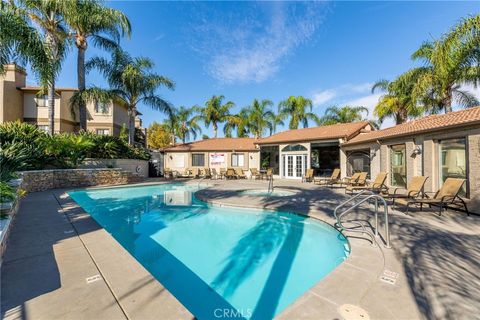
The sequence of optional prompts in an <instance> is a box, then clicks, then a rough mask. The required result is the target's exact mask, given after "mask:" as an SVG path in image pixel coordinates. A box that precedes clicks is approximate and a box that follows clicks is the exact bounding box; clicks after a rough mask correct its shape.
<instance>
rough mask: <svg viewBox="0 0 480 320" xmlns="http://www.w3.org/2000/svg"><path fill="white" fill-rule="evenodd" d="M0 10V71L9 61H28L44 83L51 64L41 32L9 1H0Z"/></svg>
mask: <svg viewBox="0 0 480 320" xmlns="http://www.w3.org/2000/svg"><path fill="white" fill-rule="evenodd" d="M0 11H1V14H0V30H2V32H0V73H3V72H4V65H6V64H9V63H11V62H14V63H20V64H23V63H30V64H31V67H32V70H33V72H35V73H36V74H37V75H38V76H39V78H40V79H41V81H42V82H43V83H45V82H46V80H48V79H50V77H51V68H50V67H51V65H50V63H49V60H48V57H49V55H48V48H47V47H46V46H45V44H44V39H43V36H42V34H40V33H39V32H38V30H37V29H35V28H34V27H32V26H30V25H29V24H28V21H27V19H26V17H25V16H23V15H21V14H18V13H17V10H16V8H15V7H14V6H12V5H11V4H10V3H8V2H4V1H2V2H0Z"/></svg>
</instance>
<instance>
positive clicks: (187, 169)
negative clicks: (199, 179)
mask: <svg viewBox="0 0 480 320" xmlns="http://www.w3.org/2000/svg"><path fill="white" fill-rule="evenodd" d="M190 176H191V174H190V169H189V168H185V170H184V171H183V173H180V174H178V176H177V177H179V178H189V177H190Z"/></svg>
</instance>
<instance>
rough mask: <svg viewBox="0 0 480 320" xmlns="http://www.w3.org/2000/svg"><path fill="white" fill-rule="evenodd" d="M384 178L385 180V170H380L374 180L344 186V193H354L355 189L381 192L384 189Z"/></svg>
mask: <svg viewBox="0 0 480 320" xmlns="http://www.w3.org/2000/svg"><path fill="white" fill-rule="evenodd" d="M360 179H361V177H359V179H358V180H360ZM385 180H387V173H386V172H380V173H379V174H377V176H376V178H375V180H374V181H373V182H370V183H368V182H367V183H366V184H364V185H349V186H347V187H346V188H345V193H347V192H349V193H354V192H355V191H362V190H371V191H374V192H378V193H380V192H382V191H384V190H385V188H386V186H385ZM357 183H358V181H357Z"/></svg>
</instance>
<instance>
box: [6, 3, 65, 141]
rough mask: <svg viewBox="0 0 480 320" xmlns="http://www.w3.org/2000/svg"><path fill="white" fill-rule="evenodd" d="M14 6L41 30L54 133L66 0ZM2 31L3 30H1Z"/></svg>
mask: <svg viewBox="0 0 480 320" xmlns="http://www.w3.org/2000/svg"><path fill="white" fill-rule="evenodd" d="M10 3H11V4H12V5H13V6H15V10H16V12H17V14H19V15H22V16H25V17H27V18H28V19H29V20H30V21H31V22H32V23H33V24H34V25H36V26H37V27H38V28H40V29H41V30H42V32H43V33H44V38H45V46H46V47H47V55H48V60H49V63H50V65H51V66H50V68H51V72H50V78H49V79H45V82H46V83H43V85H44V86H46V87H47V95H48V119H49V132H50V134H54V132H55V131H54V125H55V108H54V107H55V81H56V76H57V75H58V73H59V71H60V68H61V63H62V61H63V58H64V57H65V53H66V48H67V45H68V43H67V38H68V29H67V26H66V24H65V21H64V19H63V14H64V13H65V12H66V11H67V5H68V2H67V1H58V0H42V1H36V0H18V1H17V2H16V3H15V2H13V1H11V2H10ZM2 32H3V30H2Z"/></svg>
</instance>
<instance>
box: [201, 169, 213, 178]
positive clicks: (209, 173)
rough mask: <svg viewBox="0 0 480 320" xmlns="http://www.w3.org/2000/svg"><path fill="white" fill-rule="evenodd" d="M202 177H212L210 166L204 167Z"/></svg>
mask: <svg viewBox="0 0 480 320" xmlns="http://www.w3.org/2000/svg"><path fill="white" fill-rule="evenodd" d="M203 177H204V178H205V179H211V178H212V173H211V171H210V168H205V169H204V175H203Z"/></svg>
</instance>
